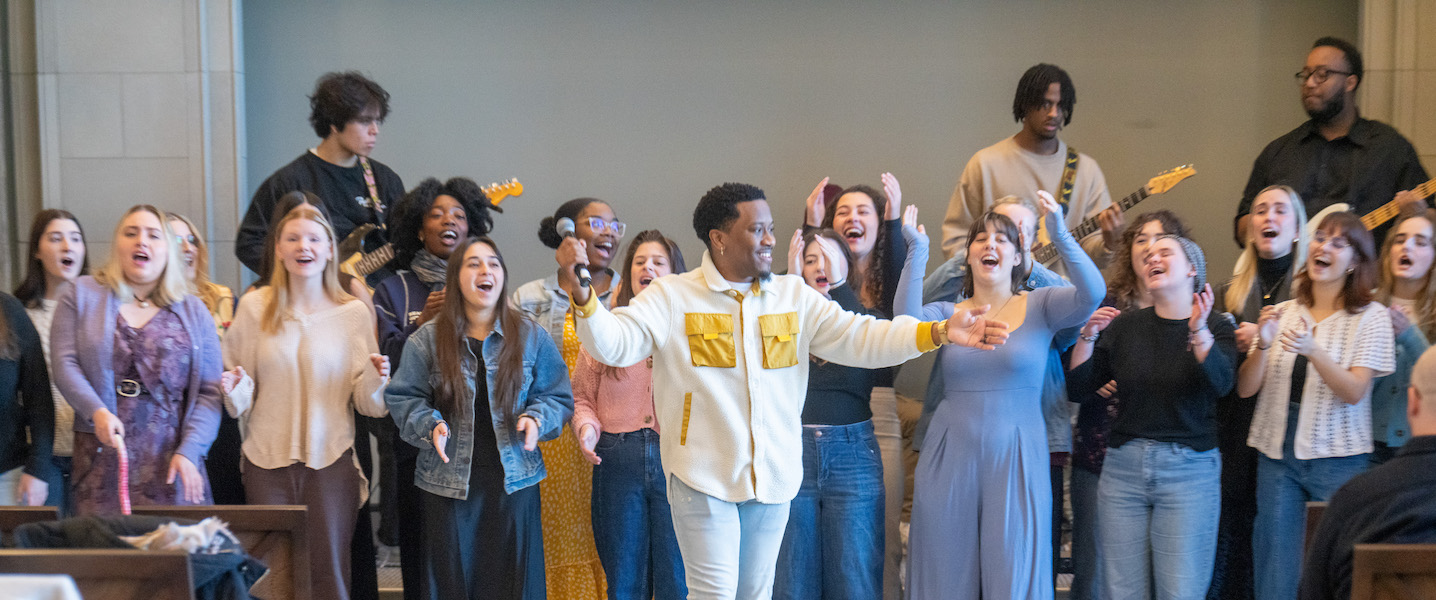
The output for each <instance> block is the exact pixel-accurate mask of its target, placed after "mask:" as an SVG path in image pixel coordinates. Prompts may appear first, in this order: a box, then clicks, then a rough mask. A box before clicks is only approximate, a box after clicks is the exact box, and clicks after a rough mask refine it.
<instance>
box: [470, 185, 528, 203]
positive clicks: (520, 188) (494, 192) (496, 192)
mask: <svg viewBox="0 0 1436 600" xmlns="http://www.w3.org/2000/svg"><path fill="white" fill-rule="evenodd" d="M480 189H482V190H483V192H484V195H485V196H488V197H489V202H491V203H493V204H494V206H498V204H499V203H500V202H503V201H504V198H508V197H509V196H522V195H524V184H522V183H520V182H519V180H518V179H509V180H508V181H505V182H503V183H490V184H488V185H486V186H484V187H482V188H480Z"/></svg>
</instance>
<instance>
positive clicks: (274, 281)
mask: <svg viewBox="0 0 1436 600" xmlns="http://www.w3.org/2000/svg"><path fill="white" fill-rule="evenodd" d="M299 219H308V220H310V221H314V222H315V223H318V224H320V225H321V226H323V227H324V237H325V239H327V240H328V242H329V259H328V260H326V261H324V295H326V296H328V297H329V299H330V300H332V301H334V303H336V304H344V303H345V302H348V301H350V300H353V299H354V297H353V296H350V295H349V294H348V293H347V292H345V291H344V288H343V287H341V286H340V285H339V265H338V264H336V263H335V261H334V249H335V245H336V244H335V241H334V228H333V227H330V226H329V221H328V220H327V219H325V218H324V215H323V214H322V213H320V212H319V209H317V208H314V207H313V206H310V205H307V204H301V205H299V206H296V207H294V209H293V210H291V211H289V214H286V215H284V218H283V219H280V220H279V222H278V223H276V224H275V225H274V231H275V235H274V248H273V250H274V255H275V256H276V257H278V256H279V248H278V246H279V242H280V240H281V239H282V235H283V232H284V226H285V225H287V224H289V222H290V221H297V220H299ZM274 262H275V263H276V264H275V266H274V269H273V270H272V271H270V273H269V298H268V301H267V302H266V304H265V305H264V316H263V317H262V319H261V320H260V323H261V327H262V328H263V329H264V331H265V332H266V333H275V332H277V331H279V328H280V327H282V326H283V325H284V316H285V313H288V312H289V309H290V304H291V300H290V298H289V269H286V268H284V266H283V265H281V264H278V263H279V260H278V259H277V258H276V260H275V261H274Z"/></svg>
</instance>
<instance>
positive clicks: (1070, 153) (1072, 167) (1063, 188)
mask: <svg viewBox="0 0 1436 600" xmlns="http://www.w3.org/2000/svg"><path fill="white" fill-rule="evenodd" d="M1076 182H1077V149H1076V148H1073V147H1071V146H1068V147H1067V162H1066V165H1065V166H1064V167H1062V179H1061V182H1060V183H1059V184H1058V185H1059V188H1058V191H1059V192H1060V193H1059V194H1058V195H1057V203H1058V204H1061V205H1062V208H1063V209H1066V208H1067V204H1068V203H1069V202H1071V201H1072V187H1073V184H1074V183H1076ZM1037 243H1038V244H1039V245H1046V244H1050V243H1052V236H1051V235H1050V234H1048V233H1047V222H1046V221H1044V220H1042V219H1038V221H1037Z"/></svg>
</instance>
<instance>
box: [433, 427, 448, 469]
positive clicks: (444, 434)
mask: <svg viewBox="0 0 1436 600" xmlns="http://www.w3.org/2000/svg"><path fill="white" fill-rule="evenodd" d="M429 439H430V440H432V441H433V444H434V450H435V451H437V452H438V453H439V460H442V461H444V462H449V455H448V454H445V453H444V448H447V447H448V446H449V424H448V423H445V422H443V421H439V424H438V425H435V426H434V433H433V435H432V436H430V437H429Z"/></svg>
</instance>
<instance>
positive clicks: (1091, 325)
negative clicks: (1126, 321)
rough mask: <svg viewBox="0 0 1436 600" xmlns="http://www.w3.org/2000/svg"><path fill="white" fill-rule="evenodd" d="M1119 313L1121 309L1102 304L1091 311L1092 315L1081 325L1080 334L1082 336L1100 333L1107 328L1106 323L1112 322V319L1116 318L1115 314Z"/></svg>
mask: <svg viewBox="0 0 1436 600" xmlns="http://www.w3.org/2000/svg"><path fill="white" fill-rule="evenodd" d="M1120 314H1122V311H1120V310H1117V307H1115V306H1103V307H1102V308H1099V309H1097V310H1096V312H1093V313H1092V316H1090V317H1087V323H1086V324H1085V325H1083V326H1082V331H1081V333H1082V335H1083V336H1084V337H1092V336H1094V335H1097V334H1099V333H1102V331H1103V330H1105V329H1107V326H1108V325H1111V324H1112V319H1115V318H1117V315H1120Z"/></svg>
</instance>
